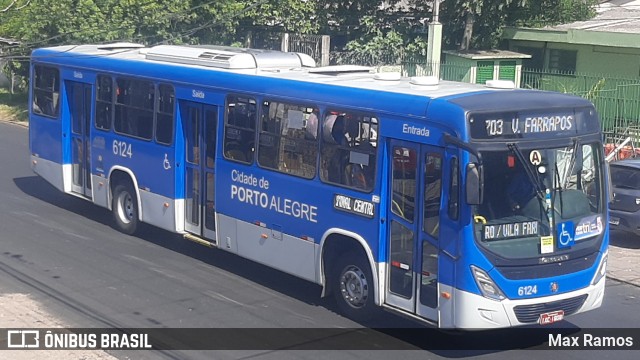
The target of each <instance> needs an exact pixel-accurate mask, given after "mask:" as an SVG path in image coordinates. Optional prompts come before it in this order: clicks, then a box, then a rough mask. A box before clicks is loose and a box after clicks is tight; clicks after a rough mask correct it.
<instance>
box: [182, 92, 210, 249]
mask: <svg viewBox="0 0 640 360" xmlns="http://www.w3.org/2000/svg"><path fill="white" fill-rule="evenodd" d="M180 110H181V114H182V123H183V127H184V136H185V144H186V162H185V196H184V198H185V205H184V206H185V224H184V226H185V230H186V231H188V232H190V233H193V234H195V235H199V236H203V237H205V238H208V239H215V229H216V227H215V203H214V195H215V193H214V191H215V185H214V184H215V181H214V180H215V171H214V169H215V151H216V130H217V126H216V124H217V119H218V108H217V107H216V106H211V105H206V104H201V103H195V102H190V101H184V102H181V105H180Z"/></svg>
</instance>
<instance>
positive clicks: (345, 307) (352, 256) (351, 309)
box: [333, 253, 375, 321]
mask: <svg viewBox="0 0 640 360" xmlns="http://www.w3.org/2000/svg"><path fill="white" fill-rule="evenodd" d="M333 286H334V291H333V294H334V297H335V298H336V302H337V303H338V308H339V309H340V311H341V312H342V313H343V314H344V315H346V316H347V317H348V318H350V319H353V320H356V321H366V320H370V319H371V318H372V316H373V312H374V308H375V303H374V301H373V286H374V283H373V276H372V275H371V267H370V266H369V263H368V262H367V261H366V260H365V258H364V257H363V256H361V255H360V254H358V253H349V254H345V255H344V256H342V257H341V258H340V259H339V260H338V261H337V263H336V267H335V271H334V283H333Z"/></svg>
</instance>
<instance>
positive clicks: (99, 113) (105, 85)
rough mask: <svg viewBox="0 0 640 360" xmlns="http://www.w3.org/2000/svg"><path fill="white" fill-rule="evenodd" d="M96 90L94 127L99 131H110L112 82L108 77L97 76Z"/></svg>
mask: <svg viewBox="0 0 640 360" xmlns="http://www.w3.org/2000/svg"><path fill="white" fill-rule="evenodd" d="M96 82H97V83H98V89H97V91H96V92H97V96H96V118H95V127H96V129H101V130H107V131H108V130H111V119H112V118H113V80H112V79H111V76H108V75H98V77H97V81H96Z"/></svg>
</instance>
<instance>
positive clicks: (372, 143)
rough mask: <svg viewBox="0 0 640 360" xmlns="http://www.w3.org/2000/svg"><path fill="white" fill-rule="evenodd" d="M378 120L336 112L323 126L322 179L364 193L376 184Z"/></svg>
mask: <svg viewBox="0 0 640 360" xmlns="http://www.w3.org/2000/svg"><path fill="white" fill-rule="evenodd" d="M377 134H378V119H377V118H375V117H371V116H366V115H361V114H354V113H350V112H348V113H345V112H337V111H332V112H329V113H327V115H325V117H324V121H323V123H322V150H321V154H320V164H321V168H320V177H321V179H322V180H323V181H325V182H328V183H333V184H338V185H342V186H345V187H350V188H355V189H358V190H363V191H371V190H373V187H374V182H375V164H376V159H377V156H376V153H377V145H378V144H377V141H378V135H377Z"/></svg>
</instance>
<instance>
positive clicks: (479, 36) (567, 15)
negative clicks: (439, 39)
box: [442, 0, 597, 50]
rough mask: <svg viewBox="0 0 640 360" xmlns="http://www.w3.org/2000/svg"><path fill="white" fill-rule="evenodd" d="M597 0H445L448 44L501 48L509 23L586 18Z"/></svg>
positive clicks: (534, 24)
mask: <svg viewBox="0 0 640 360" xmlns="http://www.w3.org/2000/svg"><path fill="white" fill-rule="evenodd" d="M596 3H597V0H443V1H442V22H443V24H444V37H445V42H444V43H445V45H446V46H447V47H448V48H457V49H461V50H464V49H470V48H476V49H486V48H493V47H497V46H498V43H499V41H500V35H501V31H502V29H503V28H504V27H505V26H532V27H539V26H546V25H556V24H561V23H567V22H571V21H578V20H586V19H589V18H591V17H593V16H594V15H595V12H594V10H593V9H594V6H595V4H596Z"/></svg>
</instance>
